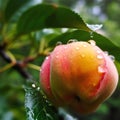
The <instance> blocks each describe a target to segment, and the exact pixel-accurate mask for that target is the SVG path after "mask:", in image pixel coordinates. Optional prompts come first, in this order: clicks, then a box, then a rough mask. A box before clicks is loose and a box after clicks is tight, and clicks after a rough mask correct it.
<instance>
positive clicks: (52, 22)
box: [17, 4, 91, 34]
mask: <svg viewBox="0 0 120 120" xmlns="http://www.w3.org/2000/svg"><path fill="white" fill-rule="evenodd" d="M43 28H78V29H83V30H86V31H91V30H90V29H89V28H88V27H87V26H86V24H85V23H84V21H83V20H82V18H81V17H80V16H79V15H78V14H76V13H75V12H73V11H72V10H70V9H68V8H65V7H61V6H57V5H51V4H39V5H36V6H34V7H31V8H30V9H28V10H27V11H26V12H24V13H23V14H22V16H21V17H20V19H19V21H18V24H17V32H18V34H25V33H29V32H32V31H35V30H40V29H43Z"/></svg>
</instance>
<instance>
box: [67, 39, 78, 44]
mask: <svg viewBox="0 0 120 120" xmlns="http://www.w3.org/2000/svg"><path fill="white" fill-rule="evenodd" d="M73 42H77V40H76V39H70V40H68V42H67V43H68V44H69V43H73Z"/></svg>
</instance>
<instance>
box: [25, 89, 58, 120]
mask: <svg viewBox="0 0 120 120" xmlns="http://www.w3.org/2000/svg"><path fill="white" fill-rule="evenodd" d="M25 108H26V112H27V120H58V117H57V113H56V112H55V109H54V107H53V106H52V105H51V104H50V103H49V102H48V101H47V100H46V99H45V96H43V95H42V94H41V93H40V92H39V91H38V90H37V88H35V87H25Z"/></svg>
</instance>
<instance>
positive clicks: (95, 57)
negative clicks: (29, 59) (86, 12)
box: [40, 41, 118, 114]
mask: <svg viewBox="0 0 120 120" xmlns="http://www.w3.org/2000/svg"><path fill="white" fill-rule="evenodd" d="M40 83H41V87H42V89H43V91H44V92H45V93H46V95H47V96H48V98H49V99H50V100H51V101H52V102H53V103H55V105H58V106H61V107H63V108H65V109H66V110H68V111H70V112H73V113H76V114H88V113H92V112H94V111H95V110H96V109H97V108H98V106H99V105H100V104H101V103H102V102H103V101H104V100H106V99H107V98H108V97H110V96H111V95H112V93H113V92H114V90H115V88H116V86H117V83H118V72H117V70H116V67H115V65H114V63H113V61H112V60H111V59H110V57H109V56H108V55H107V54H105V53H104V52H103V51H102V50H101V49H100V48H99V47H97V46H96V45H95V44H90V43H88V42H82V41H81V42H73V43H69V44H67V45H59V46H56V47H55V49H54V50H53V52H52V53H51V54H50V56H48V57H47V58H46V59H45V61H44V62H43V65H42V67H41V72H40Z"/></svg>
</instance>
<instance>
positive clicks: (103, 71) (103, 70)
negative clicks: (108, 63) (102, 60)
mask: <svg viewBox="0 0 120 120" xmlns="http://www.w3.org/2000/svg"><path fill="white" fill-rule="evenodd" d="M98 72H99V73H105V72H106V69H105V68H104V67H103V66H98Z"/></svg>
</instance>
